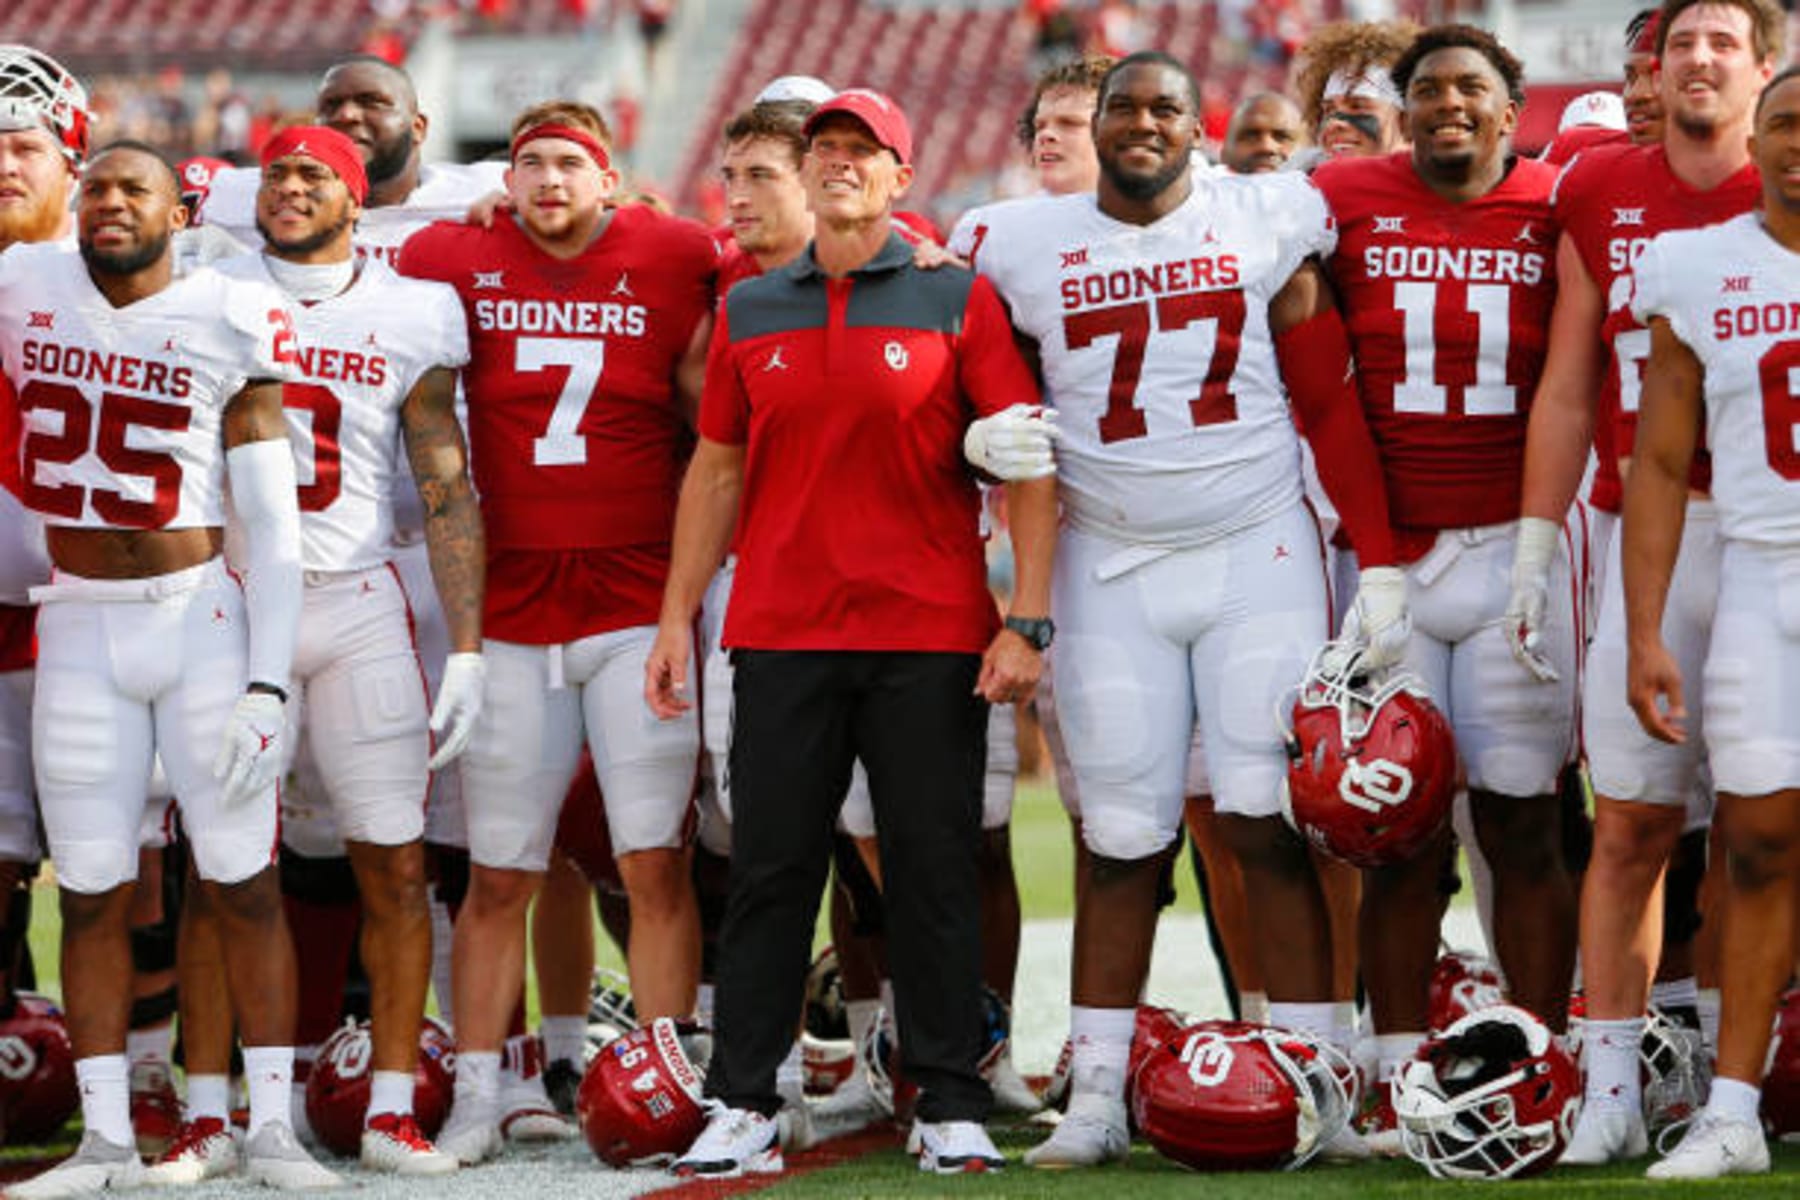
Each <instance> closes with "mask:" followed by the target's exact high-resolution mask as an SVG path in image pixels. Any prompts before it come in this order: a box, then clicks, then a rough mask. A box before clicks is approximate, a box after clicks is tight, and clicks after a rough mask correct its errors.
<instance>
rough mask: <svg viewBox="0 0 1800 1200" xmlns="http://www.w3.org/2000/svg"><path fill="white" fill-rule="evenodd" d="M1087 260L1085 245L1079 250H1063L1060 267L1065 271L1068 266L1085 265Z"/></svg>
mask: <svg viewBox="0 0 1800 1200" xmlns="http://www.w3.org/2000/svg"><path fill="white" fill-rule="evenodd" d="M1087 260H1088V248H1087V247H1086V246H1083V247H1082V248H1081V249H1079V250H1064V251H1063V252H1062V267H1061V268H1060V269H1061V270H1064V271H1066V270H1068V269H1069V268H1070V267H1085V266H1086V265H1087Z"/></svg>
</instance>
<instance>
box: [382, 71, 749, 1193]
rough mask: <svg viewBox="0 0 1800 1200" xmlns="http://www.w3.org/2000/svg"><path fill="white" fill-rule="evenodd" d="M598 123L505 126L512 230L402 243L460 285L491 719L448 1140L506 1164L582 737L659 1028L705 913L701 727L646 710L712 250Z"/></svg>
mask: <svg viewBox="0 0 1800 1200" xmlns="http://www.w3.org/2000/svg"><path fill="white" fill-rule="evenodd" d="M608 141H609V136H608V133H607V129H606V125H605V122H604V120H603V119H602V118H601V117H600V115H599V114H598V113H597V112H595V111H594V110H593V109H592V108H591V107H589V106H587V105H583V104H577V103H572V102H560V101H557V102H549V103H546V104H542V105H538V106H536V107H533V108H531V109H528V110H526V111H525V112H524V113H522V114H521V115H520V116H519V117H518V119H517V120H516V121H515V122H514V130H513V142H512V166H511V167H510V168H509V170H508V172H507V188H508V191H509V193H510V195H511V197H512V200H513V209H514V211H513V212H512V213H510V214H507V215H505V216H502V217H500V218H498V219H496V220H495V221H494V224H493V227H492V228H488V229H483V228H480V227H477V226H472V225H463V224H460V223H458V224H450V223H443V224H439V225H436V226H433V227H432V228H430V229H428V230H425V231H423V232H421V233H419V234H416V235H414V237H413V238H412V239H411V240H409V241H408V243H407V245H406V247H405V248H404V250H403V251H402V254H401V268H402V270H403V272H404V273H407V274H411V275H416V276H419V277H422V278H431V279H438V280H441V281H444V282H448V283H450V284H452V285H453V286H455V288H456V289H457V292H458V294H459V295H460V296H461V297H462V300H463V306H464V309H465V312H466V314H467V318H468V322H469V326H470V329H471V334H472V337H471V346H470V349H471V360H470V364H469V367H468V368H467V370H466V371H465V373H464V386H465V389H466V391H467V394H468V398H469V430H470V440H471V446H472V451H473V461H474V464H475V475H476V485H477V489H478V491H479V493H480V495H481V498H482V515H483V519H484V523H485V525H486V529H487V538H488V554H487V558H488V570H487V600H486V607H485V615H484V634H485V636H486V638H487V641H486V643H485V649H484V658H485V660H486V663H487V681H488V682H487V701H486V703H485V705H484V706H483V710H482V713H483V715H482V718H481V720H480V721H479V722H478V724H477V726H476V730H475V735H474V738H473V740H472V741H471V743H470V746H469V750H468V753H467V754H466V755H465V757H464V761H463V774H464V780H465V783H466V784H467V790H468V796H467V800H468V805H467V808H468V812H467V817H468V827H469V844H470V854H471V859H472V867H471V872H470V881H469V892H468V897H467V899H466V900H465V901H464V904H463V907H462V910H461V911H460V912H459V913H458V915H457V922H456V940H455V949H454V960H455V967H454V983H453V989H454V993H455V998H456V1032H457V1081H456V1104H455V1107H454V1110H453V1111H452V1114H451V1119H450V1124H449V1125H447V1126H446V1127H445V1129H444V1130H443V1132H442V1133H441V1134H440V1135H439V1139H438V1140H439V1145H440V1146H441V1147H442V1148H443V1149H445V1150H446V1151H447V1152H451V1153H455V1154H456V1155H457V1157H458V1158H460V1159H461V1160H462V1161H463V1162H465V1163H473V1162H479V1161H481V1160H482V1159H483V1158H485V1157H487V1156H488V1155H490V1154H491V1153H493V1152H494V1150H495V1149H497V1141H498V1123H499V1120H500V1117H501V1115H502V1114H501V1113H500V1112H499V1111H498V1070H499V1053H500V1040H501V1036H502V1034H503V1033H504V1032H505V1026H506V1020H507V1017H508V1015H509V1014H510V1013H511V1012H512V1011H513V1008H514V1006H515V1004H516V1003H517V1001H518V997H519V994H520V985H521V983H522V971H523V966H524V943H525V925H524V920H525V911H526V907H527V906H528V905H529V903H530V900H531V897H532V895H533V893H534V892H535V891H536V890H537V884H538V879H539V876H540V875H541V874H542V872H543V870H544V868H545V865H546V862H547V856H548V853H549V849H550V843H551V839H552V836H553V834H554V832H555V827H556V817H557V812H558V810H559V809H560V807H561V805H562V802H563V798H564V795H565V793H566V792H567V790H568V786H569V782H570V780H571V779H572V778H573V777H574V774H575V767H576V762H577V760H578V758H579V755H580V752H581V746H582V741H583V736H584V733H585V735H586V740H587V743H588V745H589V747H590V749H591V750H592V752H593V755H594V765H595V768H596V771H597V773H598V775H599V779H600V787H601V791H602V793H603V794H604V796H605V801H606V810H607V824H608V826H609V828H610V831H611V834H612V841H613V847H614V849H615V851H616V852H617V854H618V861H619V870H620V874H621V875H622V876H623V877H624V881H625V887H626V890H627V892H628V894H629V895H630V898H631V919H632V930H633V936H632V938H631V946H630V955H629V961H630V965H631V989H632V996H633V999H634V1000H635V1001H636V1003H637V1006H638V1012H639V1014H640V1015H641V1016H643V1017H644V1018H645V1019H649V1018H653V1017H658V1016H678V1015H685V1014H687V1013H688V1012H690V1011H691V1010H692V1008H693V1004H694V991H695V983H696V977H697V975H698V971H699V948H700V936H699V915H698V911H697V908H696V905H695V900H694V892H693V886H692V883H691V881H690V879H689V876H688V856H687V852H686V837H687V814H688V801H689V792H690V788H691V785H692V782H693V775H694V763H695V759H696V756H697V754H698V750H699V737H698V728H697V722H696V721H695V719H694V718H693V716H692V715H691V714H690V715H689V716H688V717H687V718H685V719H684V720H680V721H672V722H660V721H658V720H657V719H656V718H655V717H654V716H653V715H652V714H650V713H649V712H648V711H646V710H645V709H644V708H643V707H642V706H641V705H640V704H638V703H637V696H638V694H639V691H640V686H641V685H640V680H641V679H642V677H643V670H644V658H645V656H646V655H647V654H648V652H649V648H650V643H651V640H652V638H653V637H654V634H655V623H656V618H657V615H658V612H659V609H660V601H661V591H662V586H663V579H664V576H665V575H666V573H667V570H668V554H669V536H670V531H671V527H672V523H673V520H674V500H675V493H676V489H677V487H678V485H679V481H680V470H681V461H682V455H683V453H684V451H685V446H686V439H687V436H688V433H687V428H688V421H687V419H688V417H689V415H690V414H691V413H692V412H693V411H694V409H693V405H694V404H695V403H696V402H697V398H698V390H699V381H700V379H701V378H702V376H703V374H704V369H705V348H706V341H705V335H706V333H707V323H708V321H709V320H710V310H711V306H712V299H713V285H714V275H715V271H716V267H717V253H716V251H715V250H714V247H713V243H712V241H711V239H709V238H708V237H707V236H706V233H705V231H704V230H701V229H700V228H699V227H697V226H695V225H692V224H691V223H689V222H685V221H681V220H677V219H675V218H670V217H665V216H663V215H662V214H660V213H657V212H656V211H654V210H653V209H651V208H649V207H648V206H645V205H624V206H621V207H618V208H613V209H609V208H607V207H606V199H607V197H608V196H609V195H610V194H611V193H612V192H613V191H614V189H616V188H617V186H618V180H619V176H618V173H617V172H616V171H614V170H613V169H612V158H611V152H610V150H609V149H608Z"/></svg>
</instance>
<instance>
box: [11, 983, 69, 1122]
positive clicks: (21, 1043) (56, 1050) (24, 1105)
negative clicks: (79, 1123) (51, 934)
mask: <svg viewBox="0 0 1800 1200" xmlns="http://www.w3.org/2000/svg"><path fill="white" fill-rule="evenodd" d="M13 1001H14V1002H13V1007H12V1012H11V1013H9V1014H8V1015H7V1016H6V1017H5V1018H4V1019H0V1145H6V1146H26V1145H37V1144H40V1143H43V1142H47V1141H49V1140H50V1138H51V1137H52V1136H54V1135H55V1133H56V1131H57V1130H59V1129H61V1128H62V1127H63V1124H64V1123H65V1122H67V1121H68V1119H69V1118H70V1117H72V1116H74V1115H75V1110H76V1109H77V1108H79V1107H81V1092H80V1090H79V1089H78V1088H77V1086H76V1083H75V1054H74V1051H73V1050H72V1049H71V1048H70V1046H69V1030H68V1027H67V1026H66V1025H65V1024H64V1023H63V1014H62V1009H60V1008H58V1007H57V1006H56V1004H55V1002H54V1001H52V1000H51V999H50V998H49V997H47V996H40V995H38V994H36V993H35V992H17V993H15V994H14V997H13Z"/></svg>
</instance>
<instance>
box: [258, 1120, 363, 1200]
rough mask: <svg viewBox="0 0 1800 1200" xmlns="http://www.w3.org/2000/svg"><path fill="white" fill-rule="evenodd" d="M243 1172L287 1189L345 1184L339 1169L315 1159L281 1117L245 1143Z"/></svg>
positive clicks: (315, 1188) (303, 1189) (307, 1189)
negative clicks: (332, 1168) (333, 1169)
mask: <svg viewBox="0 0 1800 1200" xmlns="http://www.w3.org/2000/svg"><path fill="white" fill-rule="evenodd" d="M244 1175H245V1177H246V1178H248V1179H249V1180H250V1181H251V1182H253V1183H261V1184H266V1185H267V1186H269V1187H272V1188H278V1189H280V1190H281V1191H286V1192H310V1191H316V1190H318V1189H321V1188H336V1187H343V1186H344V1181H343V1179H342V1178H340V1177H339V1176H338V1174H337V1172H335V1171H332V1170H329V1169H327V1168H325V1167H323V1166H320V1165H319V1163H317V1162H315V1161H314V1160H313V1156H312V1155H310V1154H308V1153H307V1152H306V1148H305V1147H303V1146H302V1145H301V1144H300V1140H299V1139H298V1138H296V1137H295V1136H294V1131H293V1130H292V1129H290V1128H288V1126H287V1124H286V1123H285V1122H282V1121H270V1122H269V1123H268V1124H266V1125H264V1126H263V1127H262V1128H261V1129H259V1130H257V1131H256V1132H255V1133H254V1134H252V1135H251V1136H250V1138H249V1140H247V1141H246V1142H245V1143H244Z"/></svg>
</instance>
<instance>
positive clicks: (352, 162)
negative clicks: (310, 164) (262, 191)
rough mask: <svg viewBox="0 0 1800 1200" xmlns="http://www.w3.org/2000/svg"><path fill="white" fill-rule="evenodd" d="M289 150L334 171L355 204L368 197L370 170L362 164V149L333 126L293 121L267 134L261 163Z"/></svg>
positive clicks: (280, 155)
mask: <svg viewBox="0 0 1800 1200" xmlns="http://www.w3.org/2000/svg"><path fill="white" fill-rule="evenodd" d="M290 154H304V155H305V156H306V157H308V158H311V159H316V160H318V161H319V162H322V163H324V164H325V165H326V166H328V167H330V168H331V169H332V170H333V171H335V172H336V173H337V177H338V178H339V179H341V180H343V181H344V184H345V186H346V187H348V188H349V189H350V194H351V195H352V196H355V197H356V202H357V203H358V204H361V203H363V202H364V201H366V200H367V199H368V198H369V173H368V172H367V171H366V170H364V168H363V160H362V152H361V151H359V150H357V148H356V143H355V142H353V141H351V140H350V139H349V138H347V137H345V136H344V135H343V134H341V133H339V132H338V131H337V130H335V129H327V128H325V127H324V126H323V125H293V126H290V127H289V128H287V129H284V130H282V131H281V132H280V133H278V134H276V135H275V136H274V137H272V138H270V139H269V141H268V144H267V145H265V146H264V147H263V151H262V165H263V166H265V167H266V166H268V165H269V164H270V163H272V162H274V161H275V160H276V159H279V158H286V157H288V156H289V155H290Z"/></svg>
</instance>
